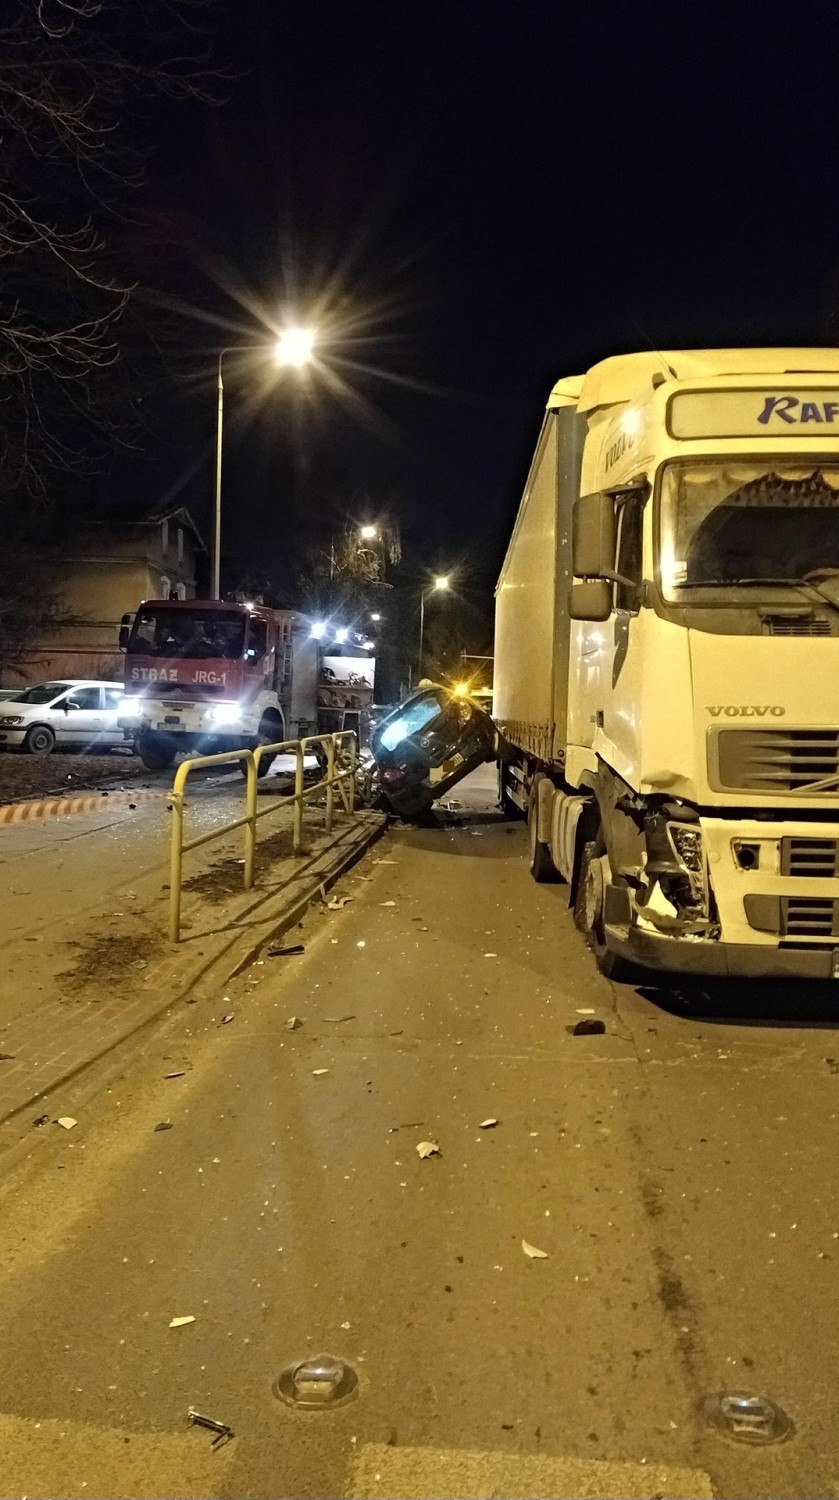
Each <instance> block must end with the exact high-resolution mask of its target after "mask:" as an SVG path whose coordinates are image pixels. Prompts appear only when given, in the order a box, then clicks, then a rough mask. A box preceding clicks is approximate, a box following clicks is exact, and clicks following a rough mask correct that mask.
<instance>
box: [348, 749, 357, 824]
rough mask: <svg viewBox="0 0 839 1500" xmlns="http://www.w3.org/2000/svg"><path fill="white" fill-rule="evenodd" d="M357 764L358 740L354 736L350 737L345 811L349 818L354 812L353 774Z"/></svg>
mask: <svg viewBox="0 0 839 1500" xmlns="http://www.w3.org/2000/svg"><path fill="white" fill-rule="evenodd" d="M357 764H358V740H357V739H356V737H355V735H354V734H351V735H350V794H349V806H348V808H347V811H348V812H349V814H350V816H352V814H353V813H354V812H355V773H356V767H357Z"/></svg>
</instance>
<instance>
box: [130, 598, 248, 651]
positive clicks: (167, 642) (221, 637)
mask: <svg viewBox="0 0 839 1500" xmlns="http://www.w3.org/2000/svg"><path fill="white" fill-rule="evenodd" d="M245 623H246V622H245V618H244V616H243V615H240V614H237V613H235V612H234V611H232V610H231V611H230V612H229V613H227V612H226V611H224V610H217V609H214V610H207V611H206V612H205V611H202V610H195V611H192V610H187V609H162V608H161V609H140V610H138V611H137V615H136V617H135V620H134V625H133V627H132V630H131V635H130V637H129V641H128V654H129V656H169V657H172V656H181V657H190V658H198V659H199V660H202V659H207V658H208V657H216V658H219V657H221V658H223V659H224V660H226V661H237V660H238V659H239V658H241V656H242V653H243V651H244V647H245Z"/></svg>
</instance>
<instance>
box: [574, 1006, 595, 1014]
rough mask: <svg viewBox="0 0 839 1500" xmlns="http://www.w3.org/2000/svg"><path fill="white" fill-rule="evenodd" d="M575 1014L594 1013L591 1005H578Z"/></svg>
mask: <svg viewBox="0 0 839 1500" xmlns="http://www.w3.org/2000/svg"><path fill="white" fill-rule="evenodd" d="M577 1015H578V1016H593V1015H594V1006H593V1005H578V1006H577Z"/></svg>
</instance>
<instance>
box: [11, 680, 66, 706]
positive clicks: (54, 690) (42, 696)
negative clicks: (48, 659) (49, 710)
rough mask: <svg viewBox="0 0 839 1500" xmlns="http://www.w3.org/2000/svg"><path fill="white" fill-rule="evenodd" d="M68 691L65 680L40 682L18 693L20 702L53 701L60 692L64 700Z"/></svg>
mask: <svg viewBox="0 0 839 1500" xmlns="http://www.w3.org/2000/svg"><path fill="white" fill-rule="evenodd" d="M66 691H67V684H66V683H65V682H38V683H36V684H35V686H34V687H31V688H26V689H25V690H24V691H23V692H21V693H19V694H18V699H17V701H18V703H52V701H53V699H55V698H58V695H59V693H60V694H61V698H62V700H63V698H64V696H65V694H66Z"/></svg>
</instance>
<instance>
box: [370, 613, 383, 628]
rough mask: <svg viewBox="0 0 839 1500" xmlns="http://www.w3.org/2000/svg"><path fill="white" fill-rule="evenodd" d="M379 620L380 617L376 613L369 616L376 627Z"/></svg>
mask: <svg viewBox="0 0 839 1500" xmlns="http://www.w3.org/2000/svg"><path fill="white" fill-rule="evenodd" d="M381 618H382V617H381V615H380V614H378V613H377V614H375V615H371V616H370V619H371V620H373V621H374V622H375V624H376V625H378V623H379V621H380V619H381Z"/></svg>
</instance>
